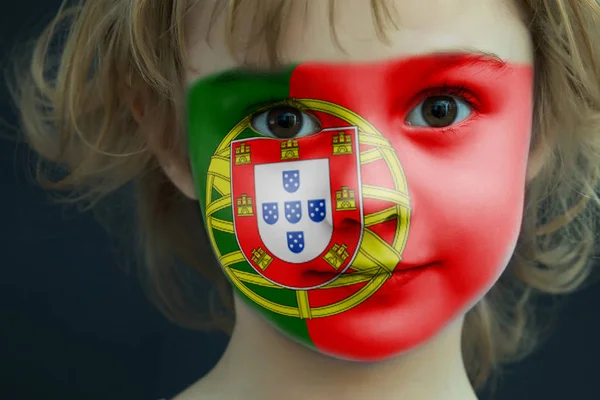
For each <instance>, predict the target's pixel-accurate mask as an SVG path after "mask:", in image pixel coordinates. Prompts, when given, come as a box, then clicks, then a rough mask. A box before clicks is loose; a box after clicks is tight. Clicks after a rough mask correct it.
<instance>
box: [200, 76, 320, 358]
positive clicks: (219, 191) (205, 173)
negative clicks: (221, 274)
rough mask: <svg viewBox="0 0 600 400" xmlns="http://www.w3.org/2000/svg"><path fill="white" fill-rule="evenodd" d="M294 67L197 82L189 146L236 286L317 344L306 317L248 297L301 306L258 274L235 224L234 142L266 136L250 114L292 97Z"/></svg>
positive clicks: (216, 240) (210, 224) (216, 244)
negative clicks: (232, 134) (242, 251)
mask: <svg viewBox="0 0 600 400" xmlns="http://www.w3.org/2000/svg"><path fill="white" fill-rule="evenodd" d="M292 70H293V67H290V68H287V69H285V70H282V71H280V72H278V73H269V74H261V73H252V72H248V71H245V70H234V71H228V72H226V73H223V74H217V75H213V76H209V77H206V78H203V79H202V80H200V81H198V82H196V83H195V84H193V86H192V87H191V88H190V90H189V92H188V135H189V136H188V146H189V154H190V161H191V164H192V170H193V173H194V179H195V184H196V187H197V190H198V199H199V202H200V207H201V209H202V211H203V216H204V218H205V224H206V228H207V229H208V233H209V237H210V238H211V242H212V246H213V250H214V252H215V253H216V254H217V257H219V259H220V260H221V264H223V260H225V262H227V263H229V264H228V265H224V266H223V267H224V270H225V272H226V274H227V276H228V277H229V279H230V280H232V282H233V283H234V285H233V286H234V289H235V290H236V291H237V293H238V294H239V295H240V296H241V297H242V298H245V299H246V300H249V301H248V302H249V304H250V305H252V306H253V307H255V308H256V309H257V310H258V311H259V312H260V313H261V314H262V315H264V316H265V317H266V318H267V319H269V320H270V321H271V322H272V323H273V324H274V325H275V326H278V327H282V326H284V327H285V330H286V331H287V332H288V333H289V334H290V335H291V336H293V337H294V338H295V339H296V340H299V341H301V342H302V343H304V344H306V345H309V346H313V347H314V344H313V343H312V341H311V339H310V336H309V334H308V330H307V327H306V321H305V320H303V319H301V318H298V317H296V316H289V315H285V314H281V313H277V312H274V311H271V310H269V309H266V308H264V307H263V306H261V305H260V304H261V303H260V302H259V303H257V302H256V301H253V300H252V298H250V297H249V296H248V293H252V294H254V295H255V296H257V297H260V298H262V299H264V300H265V301H269V302H271V303H272V304H273V305H274V306H276V307H282V308H287V309H289V310H294V309H295V310H297V309H298V299H297V295H296V291H294V290H290V289H286V288H282V287H279V286H277V285H273V284H268V282H266V281H264V279H262V280H261V279H258V278H260V275H259V274H258V273H257V272H256V271H255V270H254V268H252V266H251V265H250V264H249V263H248V261H247V260H246V258H244V256H243V255H242V254H240V248H239V246H238V243H237V240H236V236H235V232H234V229H233V211H232V210H233V209H232V204H231V203H232V199H231V195H230V193H231V174H230V169H231V165H230V154H229V152H230V149H231V148H230V142H231V140H233V139H235V140H239V139H247V138H253V137H261V135H260V134H259V133H257V132H255V131H254V130H253V129H251V127H250V126H249V121H248V118H249V116H250V115H252V114H253V113H255V112H256V111H257V110H259V109H260V108H262V107H264V106H265V105H268V104H272V103H277V102H280V101H283V100H285V99H288V98H289V81H290V76H291V73H292ZM240 124H242V125H243V126H241V127H240V129H239V131H238V132H237V133H236V136H235V138H234V137H231V138H230V140H229V141H224V138H227V135H228V134H230V132H231V131H232V130H233V129H234V128H235V127H236V126H238V125H240ZM236 274H237V275H238V276H239V277H236ZM267 284H268V285H267ZM240 289H243V291H242V290H240Z"/></svg>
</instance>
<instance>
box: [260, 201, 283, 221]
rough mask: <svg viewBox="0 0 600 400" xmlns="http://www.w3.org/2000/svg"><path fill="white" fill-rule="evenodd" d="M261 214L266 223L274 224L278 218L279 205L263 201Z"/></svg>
mask: <svg viewBox="0 0 600 400" xmlns="http://www.w3.org/2000/svg"><path fill="white" fill-rule="evenodd" d="M262 215H263V220H264V221H265V222H266V223H267V224H269V225H274V224H275V223H276V222H277V221H278V220H279V207H277V203H263V205H262Z"/></svg>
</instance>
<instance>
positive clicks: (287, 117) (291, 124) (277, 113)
mask: <svg viewBox="0 0 600 400" xmlns="http://www.w3.org/2000/svg"><path fill="white" fill-rule="evenodd" d="M302 125H303V121H302V112H301V111H300V110H298V109H297V108H294V107H287V106H281V107H275V108H273V109H271V110H270V111H269V113H268V114H267V128H269V131H271V133H272V134H273V136H275V137H278V138H281V139H289V138H293V137H295V136H296V135H298V133H299V132H300V129H302Z"/></svg>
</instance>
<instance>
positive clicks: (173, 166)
mask: <svg viewBox="0 0 600 400" xmlns="http://www.w3.org/2000/svg"><path fill="white" fill-rule="evenodd" d="M131 114H132V115H133V118H134V119H135V121H136V122H137V124H138V125H139V126H140V127H142V126H143V120H144V115H145V109H144V106H143V102H142V101H141V100H140V99H139V98H136V99H135V100H134V101H133V102H132V104H131ZM150 142H151V141H149V143H150ZM150 147H151V151H152V152H153V154H154V156H155V157H156V159H157V160H158V164H159V165H160V167H161V168H162V170H163V172H164V173H165V175H166V176H167V178H169V180H170V181H171V183H173V185H175V187H176V188H177V189H179V191H180V192H181V193H183V194H184V195H185V196H186V197H187V198H189V199H190V200H198V196H197V195H196V185H195V184H194V177H193V174H192V169H191V167H190V162H189V158H188V157H186V156H182V155H181V154H175V152H171V151H167V150H164V149H161V148H159V147H158V146H156V147H155V148H152V146H151V145H150Z"/></svg>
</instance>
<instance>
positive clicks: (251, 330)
mask: <svg viewBox="0 0 600 400" xmlns="http://www.w3.org/2000/svg"><path fill="white" fill-rule="evenodd" d="M207 3H210V2H207ZM395 3H396V4H395V6H396V10H397V11H398V15H399V16H400V19H399V29H398V30H395V31H391V32H390V34H389V39H390V40H389V43H387V44H386V43H383V42H381V41H380V40H379V39H378V38H377V35H376V32H375V30H374V28H373V27H372V25H371V24H370V23H364V21H365V16H366V15H369V13H370V12H371V11H370V9H369V1H366V0H348V1H346V2H344V5H345V6H346V7H344V8H340V9H339V10H338V11H339V12H338V15H337V27H338V34H339V37H340V44H341V45H342V47H343V48H344V50H345V52H342V51H340V50H339V49H338V48H337V47H336V46H335V45H334V43H333V42H332V41H330V40H329V37H330V33H329V22H328V20H327V8H326V3H325V2H317V1H314V2H311V8H310V9H309V12H308V14H307V15H306V18H305V19H301V18H298V19H293V20H292V21H291V22H290V24H289V25H286V29H285V35H284V37H283V43H282V44H283V46H282V49H283V50H284V52H283V57H284V61H285V60H294V61H299V62H302V61H327V62H336V61H342V62H360V61H374V60H385V59H389V58H398V57H407V56H413V55H421V54H428V53H432V52H437V51H457V50H458V51H464V50H470V51H480V52H486V53H493V54H496V55H498V56H499V57H500V58H502V59H503V60H506V61H508V62H515V63H522V64H529V65H532V64H533V52H532V44H531V39H530V36H529V32H528V30H527V29H526V27H525V26H524V24H523V23H522V22H521V20H520V17H519V13H518V10H517V9H516V7H515V6H514V4H512V3H510V2H507V1H501V0H460V1H459V0H447V1H439V0H437V1H436V0H397V1H395ZM203 11H206V9H205V8H204V6H202V7H200V6H197V7H196V8H195V9H193V10H192V11H191V12H190V14H189V15H188V21H187V23H188V37H189V43H188V51H189V54H190V56H191V65H190V67H189V69H188V71H187V75H186V77H185V78H186V81H187V82H188V83H191V82H193V81H194V80H196V79H198V78H200V77H202V76H204V75H207V74H211V73H215V72H218V71H222V70H225V69H229V68H232V67H235V66H237V65H238V64H236V61H235V60H234V58H233V57H232V56H231V55H230V54H229V52H228V50H227V47H226V45H225V41H224V37H223V36H222V35H221V32H222V24H223V23H224V21H223V20H222V19H219V20H217V21H216V23H215V24H214V26H213V30H212V33H211V43H210V44H209V43H208V42H207V41H206V37H207V29H208V25H209V20H210V12H203ZM298 13H299V15H302V14H303V10H299V11H298ZM249 20H250V19H249ZM367 20H369V21H370V19H367ZM263 55H264V53H263V52H262V51H261V48H260V47H257V48H255V49H253V51H252V53H250V54H247V55H246V56H247V58H249V59H250V60H251V61H252V62H253V63H254V64H258V65H261V63H262V62H263V61H264V58H263ZM156 153H157V157H158V158H159V161H160V162H161V164H162V166H163V168H164V169H165V172H166V174H167V175H168V176H169V177H170V179H171V180H172V181H173V183H174V184H175V185H176V186H177V187H178V188H179V189H180V190H181V191H182V192H183V193H184V194H186V195H187V196H188V197H190V198H195V197H196V196H195V193H196V190H195V188H194V184H193V180H192V178H191V174H190V171H189V167H187V165H188V161H187V160H184V159H177V158H174V157H173V156H171V155H169V154H164V153H161V152H160V151H157V152H156ZM540 167H541V156H540V154H538V153H535V152H534V153H533V154H532V155H531V156H530V161H529V168H528V178H529V179H530V178H532V177H533V176H535V174H536V172H537V171H538V170H539V168H540ZM235 307H236V310H235V311H236V326H235V328H234V332H233V335H232V338H231V341H230V344H229V346H228V348H227V350H226V352H225V354H224V355H223V357H222V359H221V360H220V362H219V363H218V364H217V366H216V367H215V368H214V369H213V371H211V373H209V374H208V375H207V376H206V377H204V378H203V379H202V380H201V381H199V382H198V383H197V384H195V385H193V386H192V387H190V388H189V389H188V390H186V391H185V392H184V393H182V394H181V395H180V396H178V397H177V399H196V398H203V399H204V398H208V399H210V398H232V399H235V398H245V399H251V398H256V399H271V398H272V399H276V398H288V399H294V398H298V399H300V398H311V399H330V398H336V397H340V394H342V396H341V397H343V398H345V399H354V398H356V399H359V398H380V399H387V398H394V399H395V398H419V399H437V398H444V399H473V398H476V396H475V393H474V391H473V389H472V388H471V386H470V384H469V382H468V379H467V376H466V373H465V367H464V363H463V360H462V355H461V347H460V346H461V342H460V338H461V331H462V325H463V317H462V316H461V317H459V318H457V319H456V320H455V321H453V322H452V323H451V324H450V325H448V326H447V327H446V328H445V329H443V330H442V331H441V332H440V333H439V334H438V335H436V336H435V337H433V338H432V339H431V340H429V341H428V342H427V343H424V344H423V345H422V346H420V347H418V348H415V349H413V350H411V351H409V352H407V353H404V354H403V355H401V356H399V357H397V358H394V359H392V360H388V361H385V362H382V363H375V364H369V365H362V364H357V363H352V362H346V361H342V360H337V359H333V358H331V357H328V356H325V355H322V354H318V353H316V352H313V351H310V350H308V349H306V348H304V347H303V346H300V345H298V344H297V343H295V342H294V341H292V340H290V339H288V338H287V337H286V336H284V335H281V334H280V333H279V332H278V331H277V330H276V329H274V328H273V327H272V326H270V325H269V324H268V323H266V322H265V321H264V320H263V319H262V318H260V316H259V315H257V314H256V313H255V312H254V311H253V310H252V309H250V308H249V307H248V306H247V305H246V304H245V303H243V302H242V301H241V300H240V299H238V298H236V299H235ZM257 360H260V363H258V362H257ZM432 360H435V362H432ZM282 391H284V392H282ZM282 394H283V395H282Z"/></svg>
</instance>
